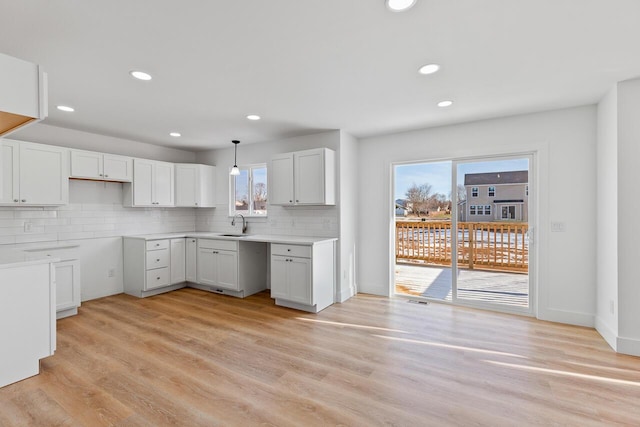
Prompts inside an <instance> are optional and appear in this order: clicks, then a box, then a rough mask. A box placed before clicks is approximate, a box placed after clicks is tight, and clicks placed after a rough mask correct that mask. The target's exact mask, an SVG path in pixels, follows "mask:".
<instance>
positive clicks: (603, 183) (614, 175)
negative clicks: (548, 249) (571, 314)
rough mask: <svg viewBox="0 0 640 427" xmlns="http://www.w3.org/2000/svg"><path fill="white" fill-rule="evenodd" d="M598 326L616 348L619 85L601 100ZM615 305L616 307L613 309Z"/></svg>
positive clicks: (599, 120) (598, 159)
mask: <svg viewBox="0 0 640 427" xmlns="http://www.w3.org/2000/svg"><path fill="white" fill-rule="evenodd" d="M596 159H597V169H596V175H597V207H596V209H597V224H598V227H597V260H598V261H597V264H596V265H597V297H596V300H597V309H596V329H597V330H598V332H600V335H602V336H603V337H604V338H605V340H606V341H607V342H608V343H609V345H611V347H612V348H613V349H616V348H617V336H618V316H617V313H618V87H617V85H616V86H614V87H613V89H611V90H610V91H609V92H608V93H607V94H606V95H605V97H604V98H603V99H602V100H601V101H600V103H599V104H598V143H597V156H596ZM611 306H613V311H611Z"/></svg>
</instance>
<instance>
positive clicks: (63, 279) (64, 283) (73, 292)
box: [54, 260, 80, 311]
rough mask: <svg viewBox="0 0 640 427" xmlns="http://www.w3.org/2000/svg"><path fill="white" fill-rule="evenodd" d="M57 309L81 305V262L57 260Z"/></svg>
mask: <svg viewBox="0 0 640 427" xmlns="http://www.w3.org/2000/svg"><path fill="white" fill-rule="evenodd" d="M54 266H55V269H56V276H55V277H56V311H62V310H68V309H70V308H75V307H79V306H80V262H79V261H78V260H72V261H62V262H56V263H55V264H54Z"/></svg>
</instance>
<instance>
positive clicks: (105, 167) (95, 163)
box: [71, 150, 133, 182]
mask: <svg viewBox="0 0 640 427" xmlns="http://www.w3.org/2000/svg"><path fill="white" fill-rule="evenodd" d="M71 178H79V179H95V180H99V181H118V182H131V180H132V179H133V159H132V158H131V157H125V156H118V155H115V154H104V153H96V152H93V151H83V150H71Z"/></svg>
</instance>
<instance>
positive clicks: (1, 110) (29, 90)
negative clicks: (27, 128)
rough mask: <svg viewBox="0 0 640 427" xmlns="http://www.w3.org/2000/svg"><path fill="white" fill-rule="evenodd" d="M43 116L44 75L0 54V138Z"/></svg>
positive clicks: (45, 105) (28, 65)
mask: <svg viewBox="0 0 640 427" xmlns="http://www.w3.org/2000/svg"><path fill="white" fill-rule="evenodd" d="M45 117H47V74H46V73H44V72H43V71H42V70H41V69H40V67H39V66H38V65H35V64H32V63H30V62H27V61H23V60H21V59H17V58H13V57H11V56H8V55H4V54H1V53H0V136H3V135H7V134H9V133H11V132H13V131H15V130H17V129H19V128H20V127H22V126H24V125H26V124H28V123H31V122H35V121H39V120H42V119H44V118H45Z"/></svg>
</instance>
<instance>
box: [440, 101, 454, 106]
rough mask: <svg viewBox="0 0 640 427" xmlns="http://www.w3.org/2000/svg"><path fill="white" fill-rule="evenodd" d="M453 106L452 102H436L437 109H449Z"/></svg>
mask: <svg viewBox="0 0 640 427" xmlns="http://www.w3.org/2000/svg"><path fill="white" fill-rule="evenodd" d="M452 105H453V101H440V102H438V107H451V106H452Z"/></svg>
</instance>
